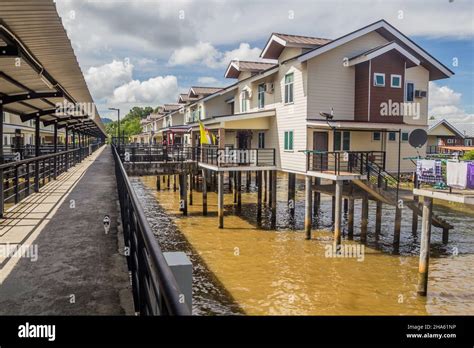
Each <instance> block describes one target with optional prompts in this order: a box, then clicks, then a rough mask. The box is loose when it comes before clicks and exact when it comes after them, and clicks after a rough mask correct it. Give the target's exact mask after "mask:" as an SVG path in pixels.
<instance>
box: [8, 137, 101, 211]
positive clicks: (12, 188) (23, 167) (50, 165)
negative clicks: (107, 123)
mask: <svg viewBox="0 0 474 348" xmlns="http://www.w3.org/2000/svg"><path fill="white" fill-rule="evenodd" d="M99 146H100V145H99V144H97V146H95V147H93V148H92V149H93V151H95V150H96V149H97V148H98V147H99ZM88 155H89V148H85V147H83V148H76V149H71V150H68V151H61V152H57V153H53V154H49V155H42V156H38V157H33V158H29V159H24V160H19V161H12V162H8V163H3V164H0V216H2V217H3V213H4V211H5V206H8V205H13V204H17V203H19V202H20V201H21V200H23V199H24V198H26V197H28V196H29V195H30V194H31V193H32V192H38V191H39V189H40V188H41V187H42V186H44V185H46V184H47V183H49V182H50V181H51V180H54V179H56V177H57V176H59V175H60V174H61V173H64V172H66V171H67V170H68V169H69V168H71V167H72V166H74V165H76V164H77V163H79V162H81V161H82V160H83V159H84V158H85V157H86V156H88Z"/></svg>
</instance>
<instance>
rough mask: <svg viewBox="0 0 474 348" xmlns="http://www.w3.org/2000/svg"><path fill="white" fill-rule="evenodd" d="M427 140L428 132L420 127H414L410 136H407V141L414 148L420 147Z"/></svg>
mask: <svg viewBox="0 0 474 348" xmlns="http://www.w3.org/2000/svg"><path fill="white" fill-rule="evenodd" d="M427 140H428V133H426V131H425V130H424V129H421V128H418V129H415V130H414V131H413V132H411V133H410V136H409V137H408V142H409V143H410V145H411V146H413V147H414V148H419V147H422V146H423V145H425V144H426V141H427Z"/></svg>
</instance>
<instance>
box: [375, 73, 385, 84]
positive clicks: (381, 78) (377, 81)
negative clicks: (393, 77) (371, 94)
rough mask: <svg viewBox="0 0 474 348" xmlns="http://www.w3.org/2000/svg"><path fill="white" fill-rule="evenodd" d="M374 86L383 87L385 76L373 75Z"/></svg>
mask: <svg viewBox="0 0 474 348" xmlns="http://www.w3.org/2000/svg"><path fill="white" fill-rule="evenodd" d="M374 86H375V87H385V74H381V73H374Z"/></svg>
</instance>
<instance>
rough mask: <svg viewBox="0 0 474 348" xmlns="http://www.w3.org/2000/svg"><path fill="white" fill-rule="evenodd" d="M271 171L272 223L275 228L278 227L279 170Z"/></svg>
mask: <svg viewBox="0 0 474 348" xmlns="http://www.w3.org/2000/svg"><path fill="white" fill-rule="evenodd" d="M271 173H272V181H271V185H272V188H271V190H270V192H271V198H272V201H271V207H272V222H271V225H272V228H273V229H275V228H276V209H277V172H276V170H272V171H271Z"/></svg>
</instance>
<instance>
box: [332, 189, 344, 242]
mask: <svg viewBox="0 0 474 348" xmlns="http://www.w3.org/2000/svg"><path fill="white" fill-rule="evenodd" d="M342 185H343V181H342V180H336V192H335V217H334V244H335V245H336V246H338V245H340V244H341V225H342V223H341V220H342V217H341V215H342V214H341V213H342V209H341V208H342ZM336 250H337V249H336Z"/></svg>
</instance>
